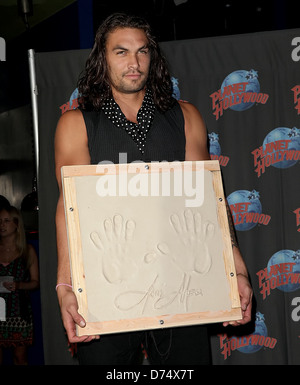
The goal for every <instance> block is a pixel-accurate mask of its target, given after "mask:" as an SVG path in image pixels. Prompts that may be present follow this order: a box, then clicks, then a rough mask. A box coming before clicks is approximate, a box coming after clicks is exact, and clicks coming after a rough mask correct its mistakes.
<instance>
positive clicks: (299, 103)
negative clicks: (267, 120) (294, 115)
mask: <svg viewBox="0 0 300 385" xmlns="http://www.w3.org/2000/svg"><path fill="white" fill-rule="evenodd" d="M292 91H293V93H294V105H295V110H296V111H297V112H298V115H300V85H298V86H295V87H293V88H292Z"/></svg>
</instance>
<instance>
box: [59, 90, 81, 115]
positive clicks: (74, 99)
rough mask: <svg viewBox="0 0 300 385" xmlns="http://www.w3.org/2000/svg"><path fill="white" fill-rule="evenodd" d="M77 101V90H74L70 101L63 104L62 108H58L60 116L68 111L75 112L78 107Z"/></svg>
mask: <svg viewBox="0 0 300 385" xmlns="http://www.w3.org/2000/svg"><path fill="white" fill-rule="evenodd" d="M78 99H79V92H78V89H77V88H76V89H75V90H74V91H73V92H72V94H71V96H70V99H69V100H68V102H67V103H64V104H63V105H62V106H60V107H59V108H60V110H61V114H62V115H63V114H64V113H65V112H66V111H70V110H76V108H78V107H79V105H78Z"/></svg>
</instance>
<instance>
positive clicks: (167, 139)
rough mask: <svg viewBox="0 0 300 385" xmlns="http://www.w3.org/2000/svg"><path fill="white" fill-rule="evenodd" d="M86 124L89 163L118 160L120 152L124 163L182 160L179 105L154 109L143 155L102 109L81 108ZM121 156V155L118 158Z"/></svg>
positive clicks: (182, 137)
mask: <svg viewBox="0 0 300 385" xmlns="http://www.w3.org/2000/svg"><path fill="white" fill-rule="evenodd" d="M82 114H83V118H84V121H85V125H86V130H87V136H88V146H89V151H90V156H91V164H98V163H99V162H102V161H109V162H113V163H115V164H118V163H124V162H123V161H122V162H120V157H119V154H120V153H126V162H127V163H131V162H133V161H143V162H151V161H158V162H161V161H168V162H172V161H184V160H185V132H184V117H183V113H182V110H181V108H180V106H179V104H178V103H177V102H176V103H175V105H174V107H173V108H172V109H170V110H168V111H167V112H166V113H163V114H162V113H160V112H159V111H157V110H156V111H155V116H154V119H153V122H152V126H151V128H150V130H149V132H148V133H147V139H146V145H145V152H144V154H142V153H141V152H140V151H139V150H138V148H137V145H136V143H135V142H134V141H133V139H132V138H131V137H130V135H129V134H128V133H127V132H126V131H125V130H124V129H123V128H120V127H117V126H115V125H114V124H113V123H112V122H111V121H110V120H109V119H108V118H107V117H106V116H105V114H104V112H102V111H100V112H96V111H85V110H82ZM121 159H124V156H123V157H122V158H121Z"/></svg>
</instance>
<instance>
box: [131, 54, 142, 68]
mask: <svg viewBox="0 0 300 385" xmlns="http://www.w3.org/2000/svg"><path fill="white" fill-rule="evenodd" d="M139 65H140V63H139V60H138V56H137V55H135V54H133V55H131V56H130V59H129V63H128V67H129V68H138V67H139Z"/></svg>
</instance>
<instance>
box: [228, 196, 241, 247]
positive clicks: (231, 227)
mask: <svg viewBox="0 0 300 385" xmlns="http://www.w3.org/2000/svg"><path fill="white" fill-rule="evenodd" d="M226 210H227V217H228V223H229V232H230V238H231V244H232V248H233V247H237V248H238V247H239V246H238V242H237V239H236V235H235V229H234V224H233V220H232V214H231V211H230V207H229V205H228V203H227V202H226Z"/></svg>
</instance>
